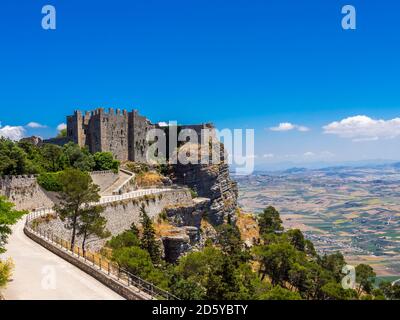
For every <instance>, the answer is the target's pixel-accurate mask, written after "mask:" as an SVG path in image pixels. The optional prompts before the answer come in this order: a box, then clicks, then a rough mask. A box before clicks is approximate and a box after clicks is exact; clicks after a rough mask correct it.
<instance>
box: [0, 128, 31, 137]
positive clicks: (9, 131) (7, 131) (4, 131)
mask: <svg viewBox="0 0 400 320" xmlns="http://www.w3.org/2000/svg"><path fill="white" fill-rule="evenodd" d="M25 136H26V130H25V128H24V127H21V126H5V127H1V125H0V137H4V138H8V139H11V140H13V141H18V140H21V139H22V138H23V137H25Z"/></svg>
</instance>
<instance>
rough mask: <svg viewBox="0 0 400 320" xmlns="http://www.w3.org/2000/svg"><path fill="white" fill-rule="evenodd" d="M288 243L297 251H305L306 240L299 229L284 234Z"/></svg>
mask: <svg viewBox="0 0 400 320" xmlns="http://www.w3.org/2000/svg"><path fill="white" fill-rule="evenodd" d="M286 234H287V236H288V237H289V241H290V243H291V244H292V245H293V247H295V248H296V249H297V250H299V251H305V248H306V240H305V238H304V235H303V233H302V232H301V231H300V230H299V229H291V230H288V231H287V232H286Z"/></svg>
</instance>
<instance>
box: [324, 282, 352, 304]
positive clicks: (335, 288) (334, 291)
mask: <svg viewBox="0 0 400 320" xmlns="http://www.w3.org/2000/svg"><path fill="white" fill-rule="evenodd" d="M321 290H322V293H323V299H324V300H351V299H357V292H356V291H355V290H353V289H343V287H342V286H341V284H339V283H337V282H335V281H331V282H328V283H327V284H325V285H324V286H323V287H322V289H321Z"/></svg>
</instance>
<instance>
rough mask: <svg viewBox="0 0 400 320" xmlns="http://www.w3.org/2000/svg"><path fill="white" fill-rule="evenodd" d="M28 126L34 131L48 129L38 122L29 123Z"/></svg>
mask: <svg viewBox="0 0 400 320" xmlns="http://www.w3.org/2000/svg"><path fill="white" fill-rule="evenodd" d="M26 126H27V127H28V128H32V129H39V128H47V126H45V125H43V124H40V123H37V122H29V123H28V124H27V125H26Z"/></svg>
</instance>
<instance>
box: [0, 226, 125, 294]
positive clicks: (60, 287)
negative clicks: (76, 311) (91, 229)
mask: <svg viewBox="0 0 400 320" xmlns="http://www.w3.org/2000/svg"><path fill="white" fill-rule="evenodd" d="M24 224H25V218H22V219H21V220H20V221H19V222H18V223H17V224H16V225H15V226H13V234H12V235H11V236H10V238H9V241H8V244H7V246H6V248H7V252H6V253H5V254H4V255H3V256H2V258H4V257H12V259H13V260H14V263H15V269H14V272H13V277H12V278H13V280H12V281H11V282H10V283H9V284H8V286H7V288H6V290H5V291H4V292H3V295H4V297H5V298H6V299H7V300H122V299H123V298H122V297H121V296H120V295H118V294H117V293H115V292H114V291H112V290H111V289H109V288H107V287H106V286H104V285H103V284H101V283H100V282H98V281H97V280H96V279H94V278H93V277H91V276H89V275H88V274H86V273H85V272H83V271H81V270H80V269H78V268H76V267H75V266H73V265H71V264H70V263H68V262H67V261H65V260H63V259H61V258H60V257H58V256H56V255H55V254H53V253H51V252H50V251H48V250H47V249H45V248H43V247H42V246H40V245H39V244H37V243H36V242H34V241H32V240H30V239H29V238H28V237H27V236H25V234H24V232H23V228H24ZM53 280H54V281H53Z"/></svg>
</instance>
